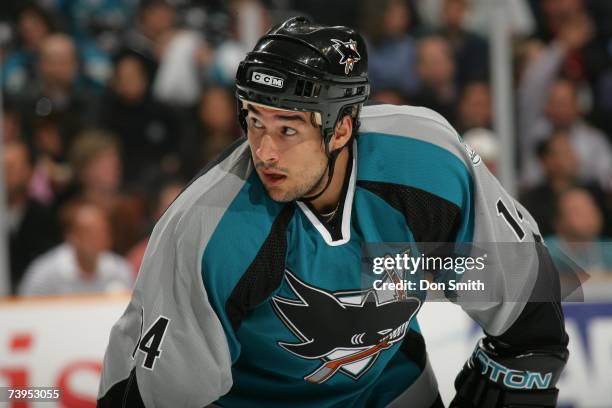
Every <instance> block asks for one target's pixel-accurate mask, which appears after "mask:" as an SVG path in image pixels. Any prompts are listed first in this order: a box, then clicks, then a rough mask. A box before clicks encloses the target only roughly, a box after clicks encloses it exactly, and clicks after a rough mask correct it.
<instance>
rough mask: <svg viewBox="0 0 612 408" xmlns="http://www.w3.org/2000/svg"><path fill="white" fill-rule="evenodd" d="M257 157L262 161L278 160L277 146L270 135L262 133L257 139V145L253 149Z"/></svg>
mask: <svg viewBox="0 0 612 408" xmlns="http://www.w3.org/2000/svg"><path fill="white" fill-rule="evenodd" d="M255 153H257V156H258V157H259V159H260V160H261V161H263V162H276V161H278V158H279V155H278V148H277V146H276V143H275V141H274V139H273V138H272V136H270V135H264V136H263V137H262V138H261V139H260V141H259V147H258V148H257V150H256V151H255Z"/></svg>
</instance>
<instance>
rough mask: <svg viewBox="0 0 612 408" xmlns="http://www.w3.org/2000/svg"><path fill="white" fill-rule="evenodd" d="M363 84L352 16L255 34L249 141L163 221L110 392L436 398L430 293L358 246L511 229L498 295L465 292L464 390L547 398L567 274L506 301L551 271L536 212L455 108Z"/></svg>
mask: <svg viewBox="0 0 612 408" xmlns="http://www.w3.org/2000/svg"><path fill="white" fill-rule="evenodd" d="M368 95H369V84H368V79H367V54H366V49H365V46H364V41H363V39H362V38H361V37H360V35H359V34H358V33H356V32H355V31H354V30H352V29H349V28H346V27H326V26H320V25H317V24H314V23H312V22H310V21H308V20H307V19H304V18H300V17H297V18H292V19H289V20H287V21H286V22H284V23H283V24H281V25H279V26H277V27H275V28H273V29H272V30H271V31H270V32H268V33H267V34H266V35H265V36H264V37H263V38H261V40H260V41H259V42H258V44H257V45H256V46H255V48H254V50H253V51H252V52H250V53H249V54H248V55H247V56H246V58H245V59H244V60H243V61H242V63H241V64H240V67H239V68H238V72H237V78H236V96H237V101H238V111H239V119H240V122H241V125H242V127H243V129H244V131H245V133H246V135H247V138H246V140H245V139H242V140H239V141H238V142H236V143H235V144H234V145H233V146H232V147H231V148H230V149H229V150H228V151H227V152H226V153H225V154H223V155H222V157H220V158H219V159H218V160H217V161H216V162H215V163H214V164H212V165H210V166H208V167H207V168H206V169H204V170H203V171H202V172H201V174H200V175H199V176H198V177H196V178H195V179H194V180H193V181H192V182H191V184H190V185H189V186H188V187H187V188H186V189H185V190H184V191H183V193H182V194H181V195H180V196H179V197H178V198H177V199H176V201H175V202H174V203H173V204H172V205H171V206H170V208H169V209H168V210H167V211H166V213H165V214H164V216H163V217H162V218H161V219H160V221H159V222H158V224H157V226H156V227H155V230H154V231H153V234H152V237H151V239H150V241H149V245H148V248H147V250H146V254H145V258H144V261H143V264H142V267H141V270H140V274H139V277H138V280H137V283H136V286H135V288H134V292H133V296H132V300H131V302H130V304H129V306H128V307H127V309H126V311H125V313H124V315H123V316H122V317H121V319H120V320H119V321H118V322H117V324H116V325H115V326H114V328H113V330H112V332H111V336H110V343H109V346H108V349H107V351H106V355H105V360H104V368H103V373H102V381H101V384H100V391H99V399H98V406H100V407H135V406H143V405H144V406H147V407H153V406H158V407H179V406H180V407H203V406H207V405H209V404H214V405H216V406H224V407H266V408H269V407H317V408H319V407H341V406H342V407H384V406H393V407H440V406H443V405H442V402H441V399H440V396H439V393H438V390H437V385H436V381H435V377H434V375H433V373H432V370H431V366H430V364H429V362H428V359H427V353H426V350H425V343H424V340H423V337H422V336H421V334H420V329H419V325H418V323H417V319H416V317H415V315H416V314H417V312H418V309H419V307H420V305H421V302H422V300H423V299H422V298H419V297H414V296H407V295H406V293H405V292H400V293H399V295H398V296H397V297H396V298H394V299H393V300H392V301H388V300H387V301H383V300H382V299H381V298H380V297H379V295H378V294H377V293H375V292H374V291H373V290H372V288H367V287H363V285H362V281H361V276H360V275H361V272H360V262H361V248H362V245H364V244H366V243H381V242H500V241H504V242H517V243H518V242H521V243H524V244H525V245H527V246H528V247H529V248H532V249H531V250H529V251H528V252H527V253H525V254H522V255H521V257H520V259H517V258H516V257H515V258H512V259H511V262H510V261H508V262H505V263H503V262H502V265H501V268H500V269H499V271H500V272H499V273H500V274H504V273H508V275H507V276H506V275H500V276H494V277H493V278H494V279H493V280H492V281H493V282H494V283H495V287H493V288H489V289H488V290H490V291H491V292H492V293H494V294H496V296H497V297H496V299H497V300H496V301H494V302H491V303H489V304H488V305H487V307H479V306H477V305H478V303H469V302H468V303H465V304H461V306H462V307H463V308H464V309H465V311H466V312H467V313H468V314H469V315H470V316H471V317H472V318H474V319H475V320H476V321H478V323H479V324H480V325H481V326H482V327H483V329H484V331H485V333H486V337H485V338H484V339H483V340H482V341H481V342H480V343H479V344H478V345H477V346H476V349H475V351H474V353H473V355H472V356H471V357H470V359H469V360H468V362H467V363H466V365H465V367H464V368H463V370H462V371H461V373H459V375H458V377H457V380H456V384H455V385H456V388H457V395H456V397H455V399H454V401H453V403H452V404H453V406H457V407H487V408H489V407H553V406H555V402H556V397H557V389H556V388H555V383H556V381H557V379H558V378H559V375H560V373H561V370H562V369H563V366H564V364H565V361H566V360H567V350H566V345H567V341H568V338H567V335H566V333H565V330H564V322H563V315H562V312H561V309H560V307H559V299H558V297H559V296H558V291H559V288H558V286H556V287H555V280H554V279H553V280H552V283H553V285H552V286H549V292H550V298H549V301H544V302H537V303H534V302H530V303H527V302H518V301H509V300H512V298H513V294H516V293H517V292H520V293H525V292H527V297H529V293H530V292H531V291H532V290H533V289H534V288H535V286H536V281H541V276H540V274H542V276H544V275H545V274H546V273H548V272H547V271H548V267H549V264H550V261H549V258H548V257H547V254H546V252H542V251H541V250H539V249H537V248H538V246H537V245H536V244H537V242H538V241H540V238H539V233H538V230H537V226H536V224H535V222H534V221H533V219H532V218H531V217H530V215H529V214H528V213H527V211H525V210H524V209H523V207H521V206H520V205H519V204H518V203H516V202H515V201H514V200H513V199H512V198H511V197H510V196H509V195H508V194H507V193H506V192H505V191H504V190H503V189H502V187H501V186H500V185H499V183H498V182H497V181H496V180H495V178H494V177H493V176H492V175H491V174H490V173H489V172H488V170H487V169H486V167H485V166H484V165H482V163H481V161H480V160H479V158H478V156H477V155H475V154H474V153H473V152H471V151H469V149H468V150H467V151H466V149H465V147H464V146H463V145H462V143H461V141H460V139H459V137H458V136H457V133H456V132H455V131H454V130H453V128H452V127H451V126H450V125H449V124H448V122H447V121H446V120H445V119H444V118H442V117H441V116H440V115H438V114H436V113H435V112H433V111H431V110H428V109H424V108H416V107H408V106H391V105H374V106H365V107H363V106H362V105H363V104H364V102H365V101H366V99H367V98H368ZM534 265H535V267H534ZM510 275H512V278H511V276H510ZM459 303H461V302H459ZM433 352H435V350H434V351H433Z"/></svg>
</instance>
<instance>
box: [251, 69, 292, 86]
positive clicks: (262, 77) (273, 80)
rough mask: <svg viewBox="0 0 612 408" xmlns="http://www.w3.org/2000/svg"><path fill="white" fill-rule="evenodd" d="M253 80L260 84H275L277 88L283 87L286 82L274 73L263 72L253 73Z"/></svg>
mask: <svg viewBox="0 0 612 408" xmlns="http://www.w3.org/2000/svg"><path fill="white" fill-rule="evenodd" d="M251 81H253V82H257V83H259V84H264V85H268V86H273V87H275V88H282V87H283V83H284V81H283V79H282V78H279V77H275V76H273V75H268V74H262V73H261V72H253V75H252V76H251Z"/></svg>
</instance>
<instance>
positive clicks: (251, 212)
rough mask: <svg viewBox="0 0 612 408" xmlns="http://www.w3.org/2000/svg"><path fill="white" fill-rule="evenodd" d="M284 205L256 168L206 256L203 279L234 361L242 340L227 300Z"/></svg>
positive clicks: (220, 226)
mask: <svg viewBox="0 0 612 408" xmlns="http://www.w3.org/2000/svg"><path fill="white" fill-rule="evenodd" d="M283 206H284V204H282V203H277V202H275V201H273V200H271V199H269V197H268V195H267V193H266V191H265V189H264V187H263V185H262V184H261V181H260V180H259V177H257V175H256V173H255V172H253V173H252V174H251V176H250V177H249V179H248V180H247V181H246V183H245V184H244V186H243V187H242V189H241V190H240V192H239V193H238V194H237V196H236V198H235V199H234V200H233V201H232V203H231V204H230V205H229V206H228V208H227V211H226V212H225V214H224V215H223V217H222V218H221V221H220V222H219V224H218V226H217V228H216V229H215V232H214V233H213V235H212V237H211V239H210V241H209V243H208V245H207V246H206V249H205V250H204V254H203V256H202V279H203V281H204V285H205V287H206V291H207V293H208V298H209V302H210V304H211V305H212V306H213V308H214V309H215V311H216V313H217V315H218V316H219V320H220V321H221V324H222V325H223V329H224V330H225V334H226V335H227V338H228V344H229V346H230V352H231V355H232V360H233V361H235V360H236V358H237V357H238V355H239V353H240V344H239V342H238V341H237V340H236V338H235V336H234V331H233V329H232V325H231V323H230V321H229V319H228V317H227V315H226V313H225V302H226V301H227V299H228V298H229V296H230V294H231V293H232V291H233V290H234V288H235V287H236V284H237V283H238V281H239V280H240V278H241V277H242V275H243V274H244V272H245V271H246V270H247V269H248V267H249V265H250V264H251V262H252V261H253V259H254V258H255V256H256V255H257V253H258V252H259V250H260V248H261V246H262V244H263V243H264V241H265V239H266V237H267V236H268V234H269V233H270V229H271V227H272V224H273V222H274V220H275V219H276V217H277V216H278V214H279V213H280V211H281V210H282V208H283Z"/></svg>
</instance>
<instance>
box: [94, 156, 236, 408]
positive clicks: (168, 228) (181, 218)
mask: <svg viewBox="0 0 612 408" xmlns="http://www.w3.org/2000/svg"><path fill="white" fill-rule="evenodd" d="M244 152H245V146H244V145H243V146H239V147H238V148H236V149H235V150H234V152H233V153H231V154H230V155H229V156H228V157H227V158H226V159H225V160H223V161H222V162H221V163H220V164H219V165H217V166H215V167H213V168H212V169H211V170H209V171H208V172H206V173H205V174H204V175H202V176H200V177H199V178H198V179H196V180H195V181H194V182H193V183H192V184H191V185H190V186H189V187H188V188H187V189H186V190H185V191H184V192H183V193H182V194H181V195H180V196H179V197H178V198H177V200H176V201H175V202H174V203H173V204H172V206H171V207H170V208H169V209H168V210H167V211H166V213H165V214H164V216H163V217H162V218H161V219H160V221H159V222H158V223H157V225H156V227H155V229H154V231H153V233H152V236H151V239H150V241H149V243H148V246H147V250H146V253H145V257H144V260H143V264H142V266H141V269H140V272H139V275H138V279H137V281H136V285H135V289H134V292H133V295H132V299H131V301H130V303H129V305H128V307H127V309H126V311H125V312H124V314H123V316H122V317H121V318H120V320H119V321H118V322H117V323H116V324H115V326H114V327H113V329H112V331H111V334H110V340H109V344H108V348H107V350H106V354H105V357H104V366H103V372H102V379H101V383H100V388H99V394H98V406H104V407H105V406H109V407H111V406H112V407H121V406H142V404H144V406H146V407H168V406H181V407H203V406H206V405H208V404H210V403H212V402H214V401H216V400H217V399H218V398H219V397H221V396H222V395H224V394H226V393H227V392H228V391H229V390H230V388H231V386H232V376H231V364H232V361H231V356H230V351H229V346H228V340H227V338H226V334H225V333H224V331H223V328H222V326H221V323H220V321H219V318H218V317H217V315H216V314H215V312H214V310H213V308H212V307H211V305H210V303H209V301H208V296H207V288H205V287H204V284H203V280H202V275H201V274H202V266H201V264H202V259H201V258H202V254H203V251H204V249H205V247H206V244H207V242H208V240H209V239H210V237H211V235H212V233H213V232H214V229H215V227H216V225H217V224H218V222H219V220H220V218H221V216H222V215H223V213H224V212H225V210H226V208H227V205H228V204H229V203H230V202H231V200H232V199H233V197H234V196H235V194H236V193H237V191H238V190H239V189H240V186H241V185H242V183H243V180H244V177H243V175H242V174H240V173H241V172H242V173H244V172H245V171H246V168H237V167H236V166H238V167H240V166H241V165H242V166H243V167H245V166H244V163H246V161H244V160H239V158H240V156H241V155H243V153H244ZM241 163H242V164H241Z"/></svg>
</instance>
